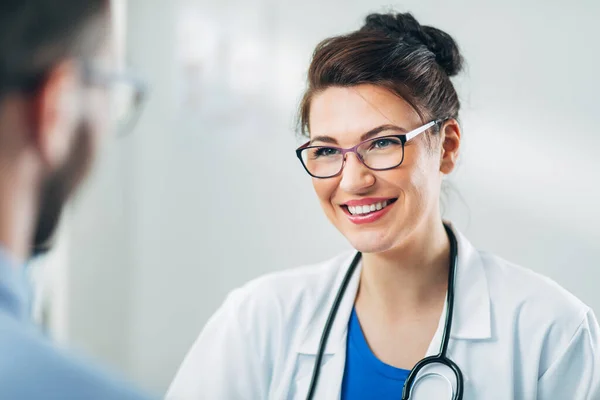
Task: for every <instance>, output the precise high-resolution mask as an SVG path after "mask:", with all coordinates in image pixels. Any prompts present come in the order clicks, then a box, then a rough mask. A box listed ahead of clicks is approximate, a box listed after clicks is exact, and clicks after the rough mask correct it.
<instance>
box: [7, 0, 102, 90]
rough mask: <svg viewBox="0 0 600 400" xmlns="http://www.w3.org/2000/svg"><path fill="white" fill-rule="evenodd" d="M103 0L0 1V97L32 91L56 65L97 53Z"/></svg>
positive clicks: (100, 36) (100, 32)
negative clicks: (8, 93) (71, 58)
mask: <svg viewBox="0 0 600 400" xmlns="http://www.w3.org/2000/svg"><path fill="white" fill-rule="evenodd" d="M108 10H109V7H108V0H2V1H1V2H0V97H1V96H3V95H5V94H6V93H7V92H9V91H28V90H33V89H35V88H36V86H37V84H39V83H40V82H41V81H42V80H43V79H44V77H45V75H46V74H47V73H48V72H49V71H50V70H51V69H52V67H53V66H55V65H56V64H57V63H59V62H60V61H62V60H64V59H66V58H70V57H75V58H85V57H89V56H91V55H92V54H93V53H94V52H95V51H97V49H98V46H99V44H100V43H101V38H102V37H103V36H104V34H105V33H106V28H107V27H108V18H107V16H108Z"/></svg>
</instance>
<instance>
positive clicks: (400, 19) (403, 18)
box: [361, 13, 463, 76]
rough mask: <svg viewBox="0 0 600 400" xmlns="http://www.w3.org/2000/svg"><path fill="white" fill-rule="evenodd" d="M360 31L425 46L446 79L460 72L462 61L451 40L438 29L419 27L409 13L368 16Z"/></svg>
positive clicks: (456, 46)
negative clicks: (445, 75)
mask: <svg viewBox="0 0 600 400" xmlns="http://www.w3.org/2000/svg"><path fill="white" fill-rule="evenodd" d="M361 31H366V32H374V31H375V32H381V33H383V34H385V35H386V36H389V37H393V38H395V39H398V40H399V41H402V42H405V43H408V44H412V45H424V46H426V47H427V48H428V49H429V50H430V51H431V52H432V53H433V54H434V55H435V59H436V61H437V63H438V64H439V65H440V66H441V67H442V69H443V70H444V71H445V72H446V74H447V75H448V76H455V75H457V74H458V73H459V72H460V71H461V70H462V65H463V58H462V56H461V54H460V50H459V49H458V45H457V44H456V42H455V41H454V39H453V38H452V37H451V36H450V35H448V34H447V33H446V32H444V31H441V30H439V29H437V28H434V27H431V26H422V25H421V24H420V23H419V22H418V21H417V20H416V19H415V17H414V16H413V15H412V14H411V13H397V14H394V13H389V14H370V15H368V16H367V18H366V19H365V25H364V26H363V27H362V29H361Z"/></svg>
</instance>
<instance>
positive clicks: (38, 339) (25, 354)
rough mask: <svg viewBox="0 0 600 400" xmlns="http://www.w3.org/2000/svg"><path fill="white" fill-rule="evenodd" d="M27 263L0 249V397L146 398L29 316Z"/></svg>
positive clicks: (15, 399) (54, 399) (25, 399)
mask: <svg viewBox="0 0 600 400" xmlns="http://www.w3.org/2000/svg"><path fill="white" fill-rule="evenodd" d="M30 304H31V286H30V285H29V281H28V279H27V276H26V274H25V268H24V266H22V265H19V264H18V263H16V262H15V261H13V260H12V259H11V258H10V256H9V255H8V254H7V253H6V252H5V251H3V250H2V249H1V248H0V398H2V399H3V400H34V399H35V400H38V399H48V400H59V399H60V400H117V399H119V400H147V399H148V398H147V397H145V396H144V395H142V394H141V393H138V392H137V391H136V390H135V389H133V388H131V387H129V386H128V385H127V384H126V383H124V382H123V381H121V380H119V379H118V378H116V377H114V376H111V375H110V374H109V373H107V372H106V371H103V370H101V369H100V368H96V367H93V366H91V365H90V364H88V363H86V362H84V361H83V360H81V359H78V358H76V357H74V356H73V355H70V354H68V353H66V352H64V351H62V350H59V349H58V348H57V347H55V346H53V344H52V343H51V342H50V341H49V340H48V339H47V338H46V337H45V336H44V335H43V334H42V333H41V331H40V330H39V329H38V327H37V326H36V325H35V324H34V323H33V321H32V320H31V318H30Z"/></svg>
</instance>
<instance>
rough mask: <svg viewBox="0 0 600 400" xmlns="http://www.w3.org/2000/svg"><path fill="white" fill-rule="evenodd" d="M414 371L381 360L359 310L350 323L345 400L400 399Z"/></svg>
mask: <svg viewBox="0 0 600 400" xmlns="http://www.w3.org/2000/svg"><path fill="white" fill-rule="evenodd" d="M409 373H410V371H407V370H405V369H400V368H396V367H393V366H391V365H388V364H386V363H384V362H383V361H381V360H379V359H378V358H377V357H376V356H375V354H373V352H372V351H371V348H370V347H369V344H368V343H367V340H366V339H365V335H364V334H363V331H362V328H361V327H360V322H359V320H358V316H357V315H356V311H355V310H352V315H351V316H350V322H349V323H348V340H347V344H346V367H345V369H344V379H343V381H342V400H358V399H361V400H364V399H377V400H387V399H394V400H398V399H399V398H401V397H402V389H403V388H404V381H406V378H408V374H409Z"/></svg>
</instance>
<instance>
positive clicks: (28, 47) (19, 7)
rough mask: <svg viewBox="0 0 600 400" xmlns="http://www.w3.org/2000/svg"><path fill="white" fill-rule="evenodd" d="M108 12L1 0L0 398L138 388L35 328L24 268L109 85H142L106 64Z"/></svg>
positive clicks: (95, 0)
mask: <svg viewBox="0 0 600 400" xmlns="http://www.w3.org/2000/svg"><path fill="white" fill-rule="evenodd" d="M109 12H110V10H109V0H2V1H1V2H0V398H1V399H7V400H13V399H14V400H29V399H61V400H71V399H74V400H79V399H81V400H93V399H98V400H110V399H128V400H134V399H143V398H145V397H143V395H142V394H139V393H137V392H136V391H135V390H134V389H133V388H130V387H128V386H127V385H126V384H125V383H123V382H122V381H120V380H119V379H117V378H115V377H112V376H110V375H109V374H108V373H106V372H104V371H102V370H101V369H99V368H95V367H91V366H89V365H88V364H87V363H85V362H83V361H82V360H80V359H77V358H75V357H74V356H71V355H69V354H67V353H64V352H63V351H61V350H59V349H57V348H55V347H54V346H53V345H52V344H51V343H50V342H49V341H48V340H47V339H46V338H45V337H44V336H43V335H42V334H41V333H40V331H39V330H38V329H37V328H36V327H35V326H34V325H33V323H32V321H31V320H30V316H29V311H30V289H29V287H28V285H27V283H26V279H25V274H24V265H25V264H26V262H27V260H28V259H29V258H30V257H31V255H32V253H35V252H41V251H44V250H46V249H47V248H48V243H49V242H50V240H49V239H50V238H51V237H52V234H53V232H54V229H55V227H56V225H57V222H58V220H59V216H60V213H61V209H62V207H63V203H64V202H65V201H66V200H67V199H68V197H69V195H70V194H71V193H72V192H73V191H74V190H75V189H76V187H77V186H78V185H79V183H80V182H81V181H82V179H83V178H84V177H85V175H86V173H87V171H88V168H89V166H90V164H91V161H92V159H93V155H94V152H95V148H96V147H97V141H98V139H99V138H100V137H101V136H103V135H104V134H105V131H108V130H110V129H109V126H108V125H107V123H106V121H108V120H110V118H109V117H110V113H109V107H108V106H109V102H108V99H109V97H110V96H109V91H110V90H111V88H113V87H114V84H115V83H117V81H119V83H120V85H119V87H123V86H124V85H122V84H123V83H125V84H129V87H130V88H131V93H132V94H133V97H132V99H133V100H135V99H139V97H140V94H141V91H140V88H139V87H138V86H136V84H135V82H134V81H127V80H125V79H123V77H122V76H118V75H116V74H114V73H113V71H111V68H110V53H109V51H107V50H106V49H107V47H108V43H109V42H110V41H109V40H108V36H109V31H110V16H109ZM120 93H121V95H122V97H121V100H124V99H125V97H123V96H126V92H120ZM127 104H128V103H127V101H121V102H120V107H119V111H124V110H126V106H127Z"/></svg>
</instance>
